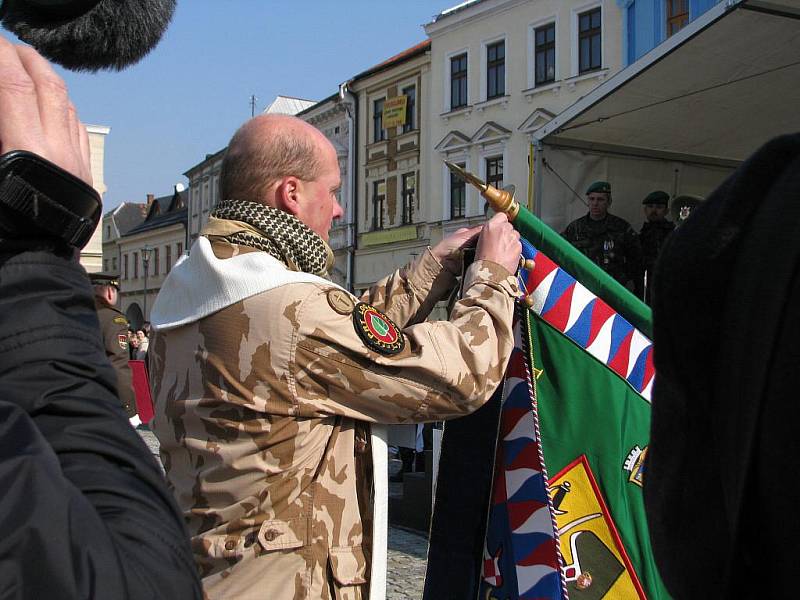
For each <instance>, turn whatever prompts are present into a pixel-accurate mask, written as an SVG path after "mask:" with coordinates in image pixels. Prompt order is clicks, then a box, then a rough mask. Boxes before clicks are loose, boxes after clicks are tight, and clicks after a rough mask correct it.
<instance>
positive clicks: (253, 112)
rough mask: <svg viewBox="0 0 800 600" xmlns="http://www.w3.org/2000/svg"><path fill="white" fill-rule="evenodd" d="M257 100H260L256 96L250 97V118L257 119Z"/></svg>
mask: <svg viewBox="0 0 800 600" xmlns="http://www.w3.org/2000/svg"><path fill="white" fill-rule="evenodd" d="M256 100H258V98H256V97H255V95H253V94H251V95H250V116H251V117H255V116H256Z"/></svg>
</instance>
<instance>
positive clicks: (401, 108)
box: [383, 96, 408, 129]
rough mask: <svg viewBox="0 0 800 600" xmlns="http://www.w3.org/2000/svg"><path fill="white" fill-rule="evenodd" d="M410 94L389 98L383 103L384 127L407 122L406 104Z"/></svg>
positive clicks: (396, 125)
mask: <svg viewBox="0 0 800 600" xmlns="http://www.w3.org/2000/svg"><path fill="white" fill-rule="evenodd" d="M407 103H408V96H395V97H394V98H387V99H386V101H385V102H384V103H383V127H384V129H388V128H389V127H398V126H400V125H405V124H406V105H407Z"/></svg>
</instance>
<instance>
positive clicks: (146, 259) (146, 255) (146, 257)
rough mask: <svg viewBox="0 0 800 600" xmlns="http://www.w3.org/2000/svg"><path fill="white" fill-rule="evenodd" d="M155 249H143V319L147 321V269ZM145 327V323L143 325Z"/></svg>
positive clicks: (147, 247)
mask: <svg viewBox="0 0 800 600" xmlns="http://www.w3.org/2000/svg"><path fill="white" fill-rule="evenodd" d="M152 251H153V249H152V248H151V247H150V246H145V247H144V248H142V267H143V268H144V312H143V313H142V318H143V319H144V320H145V321H147V267H148V266H149V265H150V253H151V252H152ZM142 326H144V323H142Z"/></svg>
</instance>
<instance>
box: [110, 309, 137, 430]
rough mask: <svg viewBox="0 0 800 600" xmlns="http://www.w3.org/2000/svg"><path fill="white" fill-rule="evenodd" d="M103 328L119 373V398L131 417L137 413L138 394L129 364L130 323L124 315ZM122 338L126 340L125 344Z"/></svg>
mask: <svg viewBox="0 0 800 600" xmlns="http://www.w3.org/2000/svg"><path fill="white" fill-rule="evenodd" d="M103 329H104V338H105V339H104V340H103V343H104V345H105V348H106V355H107V356H108V360H110V361H111V365H112V366H113V367H114V372H115V373H116V374H117V391H118V393H119V400H120V403H121V404H122V408H123V410H124V411H125V413H126V414H127V415H128V417H129V418H130V417H132V416H133V415H135V414H136V396H135V395H134V392H133V376H132V374H131V368H130V366H129V365H128V345H127V344H128V342H127V340H128V324H127V321H125V319H123V318H122V317H117V318H115V319H114V320H113V321H112V322H111V323H110V324H109V325H108V326H106V327H104V328H103ZM122 340H125V342H124V345H123V342H122Z"/></svg>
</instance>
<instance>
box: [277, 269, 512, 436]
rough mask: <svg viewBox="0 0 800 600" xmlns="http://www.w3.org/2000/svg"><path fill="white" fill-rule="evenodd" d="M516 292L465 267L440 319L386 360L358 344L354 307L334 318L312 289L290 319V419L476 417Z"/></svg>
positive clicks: (496, 371) (422, 326)
mask: <svg viewBox="0 0 800 600" xmlns="http://www.w3.org/2000/svg"><path fill="white" fill-rule="evenodd" d="M518 292H519V289H518V286H517V282H516V278H515V277H513V276H511V275H510V274H509V273H508V271H506V270H505V268H503V267H501V266H500V265H498V264H495V263H492V262H489V261H478V262H476V263H473V264H472V265H471V266H470V267H469V269H468V270H467V272H466V274H465V277H464V295H463V297H462V298H461V299H460V300H459V301H458V302H456V304H455V306H454V308H453V311H452V313H451V316H450V320H449V321H437V322H431V323H428V322H426V323H419V324H416V325H412V326H410V327H407V328H405V329H402V331H401V332H400V333H399V338H398V339H399V340H400V341H399V342H398V344H397V345H396V346H395V347H394V348H393V349H391V352H396V353H391V352H390V351H389V350H387V349H386V348H381V347H380V344H379V343H370V342H368V341H367V339H366V338H365V336H364V330H365V327H364V326H363V320H362V319H360V317H359V315H360V314H362V312H361V310H360V308H363V307H360V305H357V306H355V308H354V309H353V310H350V312H347V311H346V310H342V309H343V307H342V306H339V307H338V309H339V310H334V309H332V304H329V302H328V301H327V299H326V293H325V291H324V290H320V289H319V288H317V289H315V292H314V293H312V294H311V295H310V296H307V297H306V299H305V300H304V301H303V302H302V306H300V307H299V310H298V313H297V319H296V326H295V327H296V330H295V338H296V340H297V342H296V346H295V349H294V350H295V351H294V353H293V354H294V358H293V361H292V364H291V365H290V377H291V378H292V379H293V380H294V381H293V382H290V386H289V387H290V389H292V390H293V395H294V398H293V402H294V403H295V411H296V414H297V415H298V416H306V417H320V416H327V415H344V416H348V417H352V418H355V419H359V420H364V421H375V422H384V423H404V422H405V423H409V422H424V421H436V420H441V419H444V418H451V417H456V416H461V415H464V414H468V413H469V412H472V411H474V410H476V409H477V408H479V407H480V406H481V405H482V404H483V403H485V402H486V401H487V400H488V399H489V397H490V396H491V394H492V393H493V392H494V390H495V389H496V388H497V386H498V385H499V383H500V381H501V378H502V375H503V372H504V370H505V366H506V364H507V362H508V359H509V356H510V354H511V349H512V345H513V335H512V330H511V321H512V317H513V310H514V298H515V297H516V296H517V295H518ZM312 315H313V316H312ZM379 323H380V320H379ZM389 325H391V324H389ZM378 329H379V333H380V330H381V328H380V327H378ZM383 331H384V332H385V331H386V328H384V329H383ZM388 337H389V338H391V327H389V335H388Z"/></svg>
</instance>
